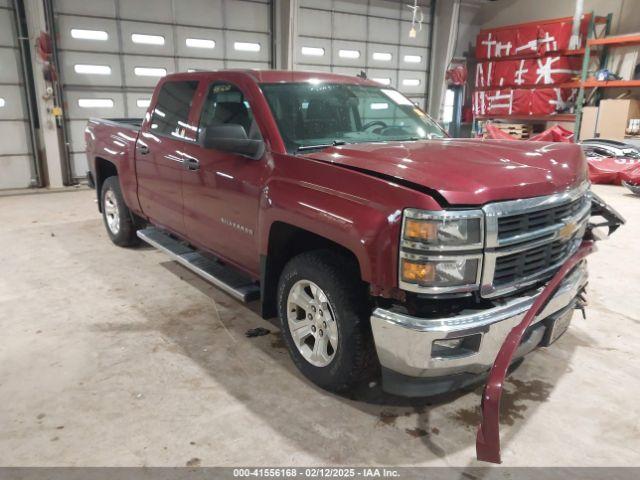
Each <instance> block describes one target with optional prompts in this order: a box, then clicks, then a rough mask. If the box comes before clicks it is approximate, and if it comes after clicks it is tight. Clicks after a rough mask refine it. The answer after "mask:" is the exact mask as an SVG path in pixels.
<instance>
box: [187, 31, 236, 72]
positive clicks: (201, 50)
mask: <svg viewBox="0 0 640 480" xmlns="http://www.w3.org/2000/svg"><path fill="white" fill-rule="evenodd" d="M187 39H189V42H190V43H189V44H187ZM211 41H213V42H215V43H214V44H211V43H210V42H211ZM176 49H177V54H178V56H179V57H202V58H222V57H224V51H225V48H224V32H223V31H222V30H213V29H210V28H194V27H177V28H176ZM180 71H182V69H180Z"/></svg>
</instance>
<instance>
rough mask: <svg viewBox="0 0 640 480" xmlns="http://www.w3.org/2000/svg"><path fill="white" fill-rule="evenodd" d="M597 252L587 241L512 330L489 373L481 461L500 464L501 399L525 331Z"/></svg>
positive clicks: (484, 395)
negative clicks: (566, 279) (568, 278)
mask: <svg viewBox="0 0 640 480" xmlns="http://www.w3.org/2000/svg"><path fill="white" fill-rule="evenodd" d="M594 250H595V243H594V242H593V241H591V240H586V241H584V242H583V243H582V245H581V246H580V248H579V249H578V251H577V252H576V253H575V254H573V256H571V257H569V259H568V260H567V261H566V262H565V263H564V264H563V265H562V267H560V270H558V271H557V272H556V274H555V275H554V276H553V278H552V279H551V281H549V283H548V284H547V286H546V287H545V288H544V290H543V291H542V292H541V293H540V295H539V296H538V298H537V299H536V301H535V302H534V304H533V305H532V307H531V309H529V311H528V312H527V313H526V315H525V316H524V318H523V319H522V322H520V324H518V325H517V326H516V327H514V328H513V329H512V330H511V332H510V333H509V335H508V336H507V339H506V340H505V342H504V344H503V345H502V348H500V351H499V352H498V356H497V357H496V360H495V362H494V364H493V367H492V368H491V372H490V373H489V379H488V380H487V383H486V385H485V387H484V392H483V393H482V423H481V424H480V426H479V427H478V434H477V436H476V455H477V456H478V460H481V461H485V462H493V463H501V460H500V399H501V398H502V389H503V387H504V380H505V378H506V376H507V371H508V369H509V366H510V365H511V362H512V361H513V355H514V354H515V352H516V350H517V349H518V345H520V342H521V341H522V337H523V335H524V333H525V331H526V330H527V328H529V326H530V325H531V323H532V322H533V319H534V318H535V317H536V315H537V314H538V313H539V312H540V311H541V310H542V308H543V307H544V305H545V303H546V302H547V301H548V300H549V298H551V296H552V295H553V293H554V292H555V291H556V289H557V288H558V286H559V285H560V282H561V281H562V279H563V278H564V277H565V276H566V275H567V273H569V271H571V269H572V268H573V267H575V266H576V265H577V264H578V262H580V260H582V259H583V258H585V257H586V256H587V255H589V254H590V253H592V252H593V251H594Z"/></svg>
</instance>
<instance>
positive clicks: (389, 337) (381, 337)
mask: <svg viewBox="0 0 640 480" xmlns="http://www.w3.org/2000/svg"><path fill="white" fill-rule="evenodd" d="M586 283H587V268H586V262H584V261H583V262H582V263H580V264H579V265H578V266H576V268H575V269H574V270H573V271H572V272H571V274H569V275H568V276H567V277H566V278H565V280H564V281H563V282H562V284H561V285H560V287H558V290H557V291H556V293H555V294H554V296H553V297H552V298H551V299H550V300H549V302H548V303H547V306H546V307H545V308H544V309H543V310H542V312H541V313H540V315H538V316H537V317H536V319H535V320H534V322H533V324H532V325H537V324H539V323H540V322H541V321H543V320H545V319H546V318H549V317H550V316H552V315H554V314H556V313H557V312H560V311H561V310H563V309H565V308H566V307H568V306H570V305H571V304H572V303H573V302H574V301H575V298H576V296H577V295H578V293H580V291H581V290H582V289H583V288H584V286H585V285H586ZM541 291H542V289H539V290H538V291H536V292H534V293H533V294H531V295H523V296H519V297H513V298H510V299H508V300H505V301H494V302H493V303H494V305H495V306H494V307H492V308H489V309H483V310H466V311H463V312H461V313H460V314H459V315H457V316H454V317H445V318H435V319H434V318H418V317H412V316H409V315H404V314H400V313H396V312H392V311H390V310H384V309H381V308H377V309H376V310H374V312H373V314H372V316H371V327H372V329H373V337H374V340H375V344H376V350H377V352H378V358H379V359H380V363H381V365H382V367H383V368H385V369H388V370H392V371H394V372H396V373H400V374H402V375H406V376H410V377H426V378H430V377H443V376H447V375H454V374H460V373H474V374H475V373H478V374H479V373H483V372H486V371H487V370H488V369H489V368H491V365H493V362H494V360H495V358H496V355H497V354H498V351H499V350H500V347H501V346H502V344H503V343H504V340H505V338H506V337H507V334H508V333H509V332H510V331H511V329H512V328H513V327H515V326H516V325H518V324H519V323H520V322H521V320H522V318H523V317H524V315H525V313H526V312H527V311H528V310H529V308H530V307H531V306H532V305H533V302H534V301H535V299H536V297H537V296H538V295H539V293H540V292H541ZM540 326H541V325H540ZM531 328H532V333H531V335H529V338H527V339H526V340H525V341H524V342H523V343H522V344H521V345H520V348H519V349H518V352H517V355H516V356H520V357H521V356H523V355H526V354H527V353H529V352H530V351H531V350H533V349H535V348H536V347H537V346H538V344H539V343H540V341H541V340H542V336H543V335H544V330H545V329H544V328H534V327H533V326H532V327H531ZM473 334H480V335H481V340H480V344H479V346H478V348H477V351H475V352H473V353H470V354H467V355H460V356H446V357H438V356H432V353H431V348H432V345H433V342H434V341H435V340H444V339H451V338H459V337H464V336H467V335H473Z"/></svg>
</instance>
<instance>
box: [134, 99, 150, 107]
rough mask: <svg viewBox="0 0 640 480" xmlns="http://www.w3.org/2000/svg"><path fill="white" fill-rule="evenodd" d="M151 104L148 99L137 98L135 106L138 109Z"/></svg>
mask: <svg viewBox="0 0 640 480" xmlns="http://www.w3.org/2000/svg"><path fill="white" fill-rule="evenodd" d="M150 104H151V99H150V98H139V99H137V100H136V105H137V106H138V107H139V108H147V107H148V106H149V105H150Z"/></svg>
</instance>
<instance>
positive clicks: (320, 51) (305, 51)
mask: <svg viewBox="0 0 640 480" xmlns="http://www.w3.org/2000/svg"><path fill="white" fill-rule="evenodd" d="M300 52H301V53H302V55H307V56H308V57H322V56H324V48H321V47H302V48H301V49H300Z"/></svg>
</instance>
